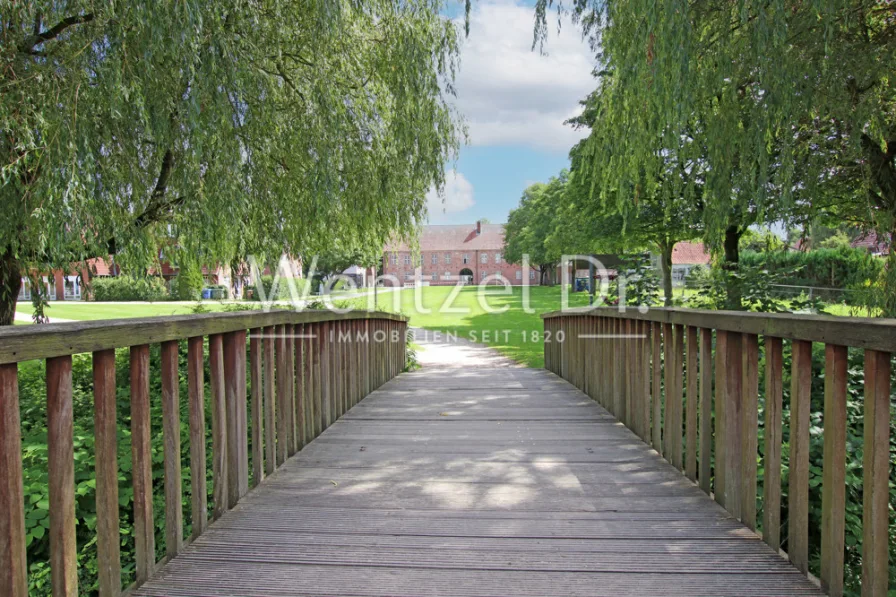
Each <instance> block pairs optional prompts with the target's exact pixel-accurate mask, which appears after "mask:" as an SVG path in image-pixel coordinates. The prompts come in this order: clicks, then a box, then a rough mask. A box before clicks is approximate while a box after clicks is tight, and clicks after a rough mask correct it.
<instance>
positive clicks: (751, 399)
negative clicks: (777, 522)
mask: <svg viewBox="0 0 896 597" xmlns="http://www.w3.org/2000/svg"><path fill="white" fill-rule="evenodd" d="M742 338H743V352H742V354H743V365H742V369H743V382H742V386H741V391H742V398H741V401H742V406H741V442H742V445H743V448H742V450H743V451H742V453H741V457H742V461H741V469H742V480H741V498H740V503H741V513H742V516H741V521H743V523H744V524H745V525H747V526H748V527H749V528H750V529H751V530H754V531H755V530H756V496H757V494H756V485H757V481H756V476H757V472H756V459H757V458H758V455H759V448H758V442H759V338H758V337H757V336H756V334H742Z"/></svg>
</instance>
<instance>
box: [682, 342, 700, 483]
mask: <svg viewBox="0 0 896 597" xmlns="http://www.w3.org/2000/svg"><path fill="white" fill-rule="evenodd" d="M686 334H687V366H686V375H687V392H686V397H685V400H686V407H685V418H684V419H685V426H684V427H685V438H686V441H685V459H684V461H685V465H684V468H685V474H686V475H687V477H688V479H690V480H691V481H696V480H697V377H698V373H697V356H698V347H697V328H695V327H694V326H691V325H689V326H687V329H686Z"/></svg>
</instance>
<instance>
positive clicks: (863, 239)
mask: <svg viewBox="0 0 896 597" xmlns="http://www.w3.org/2000/svg"><path fill="white" fill-rule="evenodd" d="M849 244H850V245H851V246H853V247H855V248H857V249H866V250H868V251H870V252H872V253H875V254H877V253H886V252H887V249H888V248H889V246H890V243H889V241H888V240H887V237H886V236H880V235H878V234H877V233H876V232H874V231H873V230H871V231H869V232H866V233H865V234H863V235H862V236H860V237H858V238H857V239H855V240H854V241H852V242H851V243H849Z"/></svg>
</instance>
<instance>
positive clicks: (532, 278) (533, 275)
mask: <svg viewBox="0 0 896 597" xmlns="http://www.w3.org/2000/svg"><path fill="white" fill-rule="evenodd" d="M529 279H530V280H534V279H535V270H534V269H530V270H529Z"/></svg>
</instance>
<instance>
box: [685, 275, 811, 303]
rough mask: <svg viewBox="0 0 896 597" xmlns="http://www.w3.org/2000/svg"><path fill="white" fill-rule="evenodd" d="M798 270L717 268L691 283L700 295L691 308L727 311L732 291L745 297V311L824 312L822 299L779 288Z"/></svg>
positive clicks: (689, 298) (694, 296)
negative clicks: (795, 294)
mask: <svg viewBox="0 0 896 597" xmlns="http://www.w3.org/2000/svg"><path fill="white" fill-rule="evenodd" d="M794 271H795V269H794V268H789V269H779V270H770V269H766V268H764V267H762V266H754V265H748V264H744V263H741V264H738V265H736V266H730V267H729V268H727V269H722V268H717V267H714V268H712V269H711V270H710V271H709V274H708V275H707V276H703V275H701V276H700V277H698V278H695V279H693V280H692V281H691V285H692V286H691V287H692V288H694V289H695V290H696V293H695V294H694V295H692V296H690V297H688V299H687V306H688V307H691V308H695V309H725V308H727V307H728V304H729V303H728V297H729V293H730V292H731V290H732V288H733V289H734V290H735V291H736V292H737V293H738V295H739V296H740V297H741V305H742V309H743V310H745V311H760V312H763V313H792V312H797V311H812V312H818V313H822V312H824V305H823V303H822V302H821V300H820V299H819V298H818V297H816V296H813V297H812V298H811V299H810V298H809V297H807V296H806V295H799V296H797V297H789V296H784V295H782V294H781V293H780V292H779V291H778V290H777V288H776V285H779V284H783V283H785V282H784V281H785V280H787V276H789V275H793V273H794Z"/></svg>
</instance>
